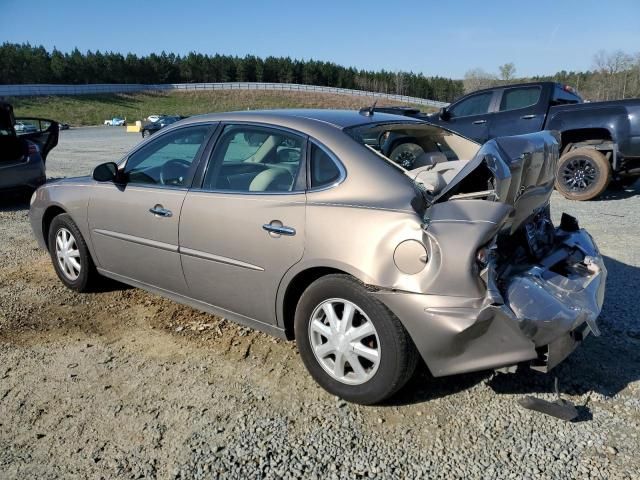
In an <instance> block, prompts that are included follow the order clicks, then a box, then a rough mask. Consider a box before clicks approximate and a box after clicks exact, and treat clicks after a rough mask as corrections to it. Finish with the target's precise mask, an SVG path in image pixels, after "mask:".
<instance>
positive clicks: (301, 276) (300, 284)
mask: <svg viewBox="0 0 640 480" xmlns="http://www.w3.org/2000/svg"><path fill="white" fill-rule="evenodd" d="M332 273H346V272H343V271H342V270H338V269H335V268H329V267H314V268H310V269H308V270H303V271H302V272H300V273H298V274H297V275H296V276H295V277H293V279H292V280H291V282H289V285H288V286H287V290H286V292H285V294H284V301H283V304H282V314H283V320H284V331H285V334H286V336H287V338H288V339H289V340H292V339H293V338H294V326H293V323H294V319H295V315H296V306H297V305H298V300H300V296H301V295H302V292H304V291H305V290H306V289H307V287H308V286H309V285H311V284H312V283H313V282H315V281H316V280H318V279H319V278H320V277H324V276H325V275H330V274H332Z"/></svg>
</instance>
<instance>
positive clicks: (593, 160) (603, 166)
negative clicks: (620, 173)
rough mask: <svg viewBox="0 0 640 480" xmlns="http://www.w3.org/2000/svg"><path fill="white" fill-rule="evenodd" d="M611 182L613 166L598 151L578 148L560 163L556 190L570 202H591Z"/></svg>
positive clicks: (567, 154)
mask: <svg viewBox="0 0 640 480" xmlns="http://www.w3.org/2000/svg"><path fill="white" fill-rule="evenodd" d="M610 181H611V164H610V163H609V160H607V158H606V157H605V156H604V155H603V154H602V153H601V152H599V151H598V150H594V149H592V148H577V149H575V150H572V151H570V152H568V153H566V154H564V155H563V156H562V157H560V161H559V162H558V172H557V176H556V189H557V190H558V191H559V192H560V193H561V194H562V195H563V196H564V197H565V198H568V199H569V200H591V199H593V198H596V197H597V196H599V195H600V194H602V193H603V192H604V191H605V190H606V189H607V186H608V185H609V182H610Z"/></svg>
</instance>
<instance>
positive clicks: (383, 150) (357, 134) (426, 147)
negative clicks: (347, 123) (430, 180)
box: [345, 122, 480, 170]
mask: <svg viewBox="0 0 640 480" xmlns="http://www.w3.org/2000/svg"><path fill="white" fill-rule="evenodd" d="M345 132H346V133H347V134H348V135H349V136H351V137H352V138H353V139H355V140H356V141H357V142H358V143H360V144H362V145H364V146H365V147H368V148H371V149H373V150H375V151H376V152H378V153H380V154H381V155H383V156H384V157H386V158H388V159H389V160H391V161H392V162H394V163H396V164H397V165H399V166H401V167H402V168H404V169H406V170H413V169H415V168H420V167H424V166H427V165H433V164H435V163H437V162H442V161H447V160H470V159H471V158H473V156H474V155H475V154H476V152H477V151H478V149H479V148H480V146H479V145H478V144H477V143H475V142H473V141H471V140H467V139H466V138H464V137H461V136H460V135H456V134H454V133H451V132H448V131H447V130H444V129H442V128H439V127H436V126H433V125H429V124H426V123H416V122H394V123H378V124H373V125H371V124H369V125H363V126H359V127H351V128H347V129H345Z"/></svg>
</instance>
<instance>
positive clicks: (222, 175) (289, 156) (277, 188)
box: [203, 125, 305, 192]
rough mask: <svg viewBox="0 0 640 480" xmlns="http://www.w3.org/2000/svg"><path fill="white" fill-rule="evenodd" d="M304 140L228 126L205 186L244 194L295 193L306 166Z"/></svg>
mask: <svg viewBox="0 0 640 480" xmlns="http://www.w3.org/2000/svg"><path fill="white" fill-rule="evenodd" d="M304 145H305V141H304V138H303V137H300V136H298V135H294V134H291V133H288V132H284V131H282V130H277V129H270V128H263V127H254V126H251V125H228V126H226V127H225V129H224V131H223V132H222V135H221V136H220V139H219V140H218V142H217V145H216V148H215V150H214V152H213V155H212V158H211V161H210V163H209V167H208V169H207V173H206V175H205V180H204V185H203V187H204V188H205V189H208V190H232V191H240V192H291V191H293V190H294V189H295V186H296V179H297V177H298V171H299V169H300V165H301V164H302V157H303V152H304V150H303V148H304Z"/></svg>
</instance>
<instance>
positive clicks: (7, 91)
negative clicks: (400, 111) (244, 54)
mask: <svg viewBox="0 0 640 480" xmlns="http://www.w3.org/2000/svg"><path fill="white" fill-rule="evenodd" d="M166 90H189V91H194V90H280V91H289V92H292V91H302V92H317V93H333V94H337V95H352V96H354V95H355V96H360V97H370V98H379V99H385V100H395V101H397V102H404V103H413V104H415V105H427V106H430V107H437V108H440V107H444V106H446V105H448V103H446V102H438V101H436V100H429V99H426V98H418V97H409V96H406V95H396V94H393V93H379V92H367V91H364V90H352V89H349V88H337V87H322V86H319V85H300V84H297V83H257V82H224V83H162V84H128V83H114V84H109V83H96V84H87V85H54V84H31V85H0V97H1V96H5V97H23V96H42V95H91V94H100V93H131V92H145V91H166Z"/></svg>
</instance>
